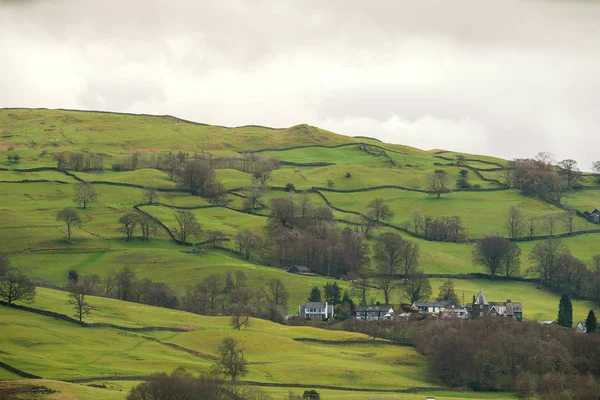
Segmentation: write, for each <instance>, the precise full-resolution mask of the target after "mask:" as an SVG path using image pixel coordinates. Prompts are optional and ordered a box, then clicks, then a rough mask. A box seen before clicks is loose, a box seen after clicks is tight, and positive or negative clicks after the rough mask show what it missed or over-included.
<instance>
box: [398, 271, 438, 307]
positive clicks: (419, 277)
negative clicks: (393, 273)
mask: <svg viewBox="0 0 600 400" xmlns="http://www.w3.org/2000/svg"><path fill="white" fill-rule="evenodd" d="M402 292H403V293H404V297H405V298H406V299H407V300H408V301H409V302H410V303H411V304H413V303H414V302H415V301H427V300H429V298H430V297H431V293H432V289H431V283H430V282H429V279H428V278H427V277H426V276H425V274H424V273H422V272H416V273H414V274H412V275H410V276H409V277H408V279H407V280H406V282H405V283H404V285H403V286H402Z"/></svg>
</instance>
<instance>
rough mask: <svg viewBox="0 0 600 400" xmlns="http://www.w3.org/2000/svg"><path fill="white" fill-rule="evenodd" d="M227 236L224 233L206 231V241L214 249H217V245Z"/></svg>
mask: <svg viewBox="0 0 600 400" xmlns="http://www.w3.org/2000/svg"><path fill="white" fill-rule="evenodd" d="M225 238H226V236H225V234H224V233H223V232H222V231H219V230H210V231H206V241H207V242H208V243H210V244H211V246H212V247H217V244H218V243H219V242H220V241H222V240H223V239H225Z"/></svg>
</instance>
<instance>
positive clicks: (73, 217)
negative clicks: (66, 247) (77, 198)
mask: <svg viewBox="0 0 600 400" xmlns="http://www.w3.org/2000/svg"><path fill="white" fill-rule="evenodd" d="M56 220H57V221H61V222H63V223H64V224H65V226H66V227H67V240H68V242H69V243H71V231H72V229H73V228H74V227H77V226H81V224H82V221H81V218H80V217H79V214H77V211H76V210H75V209H74V208H72V207H67V208H63V209H62V210H60V211H59V212H58V214H57V215H56Z"/></svg>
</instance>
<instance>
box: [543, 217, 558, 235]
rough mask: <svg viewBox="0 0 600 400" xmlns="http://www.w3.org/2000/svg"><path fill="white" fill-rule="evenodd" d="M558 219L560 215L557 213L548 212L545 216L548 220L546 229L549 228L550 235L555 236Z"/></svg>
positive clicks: (546, 220) (545, 219)
mask: <svg viewBox="0 0 600 400" xmlns="http://www.w3.org/2000/svg"><path fill="white" fill-rule="evenodd" d="M557 220H558V216H557V215H556V214H548V215H546V216H545V217H544V221H545V222H546V229H547V230H548V235H549V236H554V230H555V228H556V221H557Z"/></svg>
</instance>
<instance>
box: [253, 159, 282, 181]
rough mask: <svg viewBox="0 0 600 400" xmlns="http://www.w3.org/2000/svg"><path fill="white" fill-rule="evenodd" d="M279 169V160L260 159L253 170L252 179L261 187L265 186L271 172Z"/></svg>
mask: <svg viewBox="0 0 600 400" xmlns="http://www.w3.org/2000/svg"><path fill="white" fill-rule="evenodd" d="M277 168H279V160H278V159H276V158H268V159H261V160H259V161H258V162H257V165H256V167H255V170H254V174H253V175H254V178H256V180H258V181H259V182H260V184H261V186H264V185H266V184H267V181H269V179H271V176H272V173H273V170H275V169H277Z"/></svg>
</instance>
